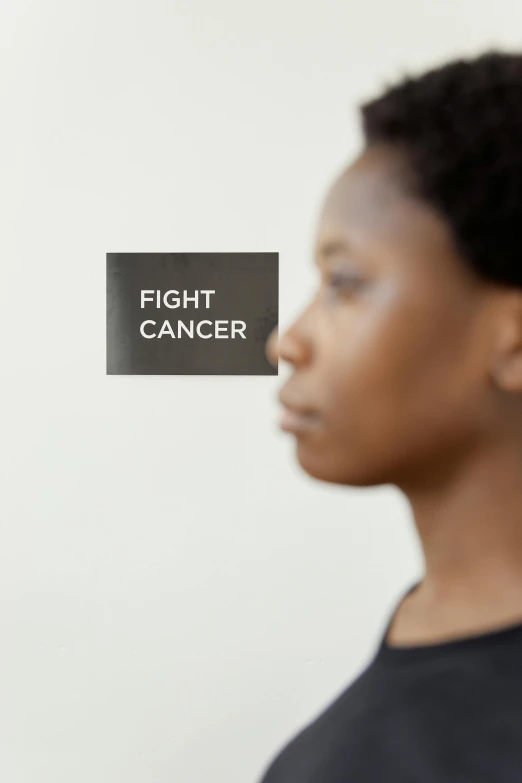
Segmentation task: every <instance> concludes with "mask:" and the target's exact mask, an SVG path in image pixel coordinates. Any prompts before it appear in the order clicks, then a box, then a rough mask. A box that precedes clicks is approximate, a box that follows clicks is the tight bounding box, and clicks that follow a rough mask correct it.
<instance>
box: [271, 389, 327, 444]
mask: <svg viewBox="0 0 522 783" xmlns="http://www.w3.org/2000/svg"><path fill="white" fill-rule="evenodd" d="M279 402H280V403H281V404H282V405H283V412H282V414H281V417H280V419H279V427H280V428H281V429H282V430H284V431H285V432H294V433H298V432H308V431H310V430H314V429H317V427H318V425H319V420H320V419H319V414H318V413H317V411H314V410H313V409H312V408H310V407H309V406H307V405H305V404H304V403H303V402H301V401H298V400H296V399H291V398H290V395H289V394H288V392H287V391H285V388H283V389H282V390H281V392H280V394H279Z"/></svg>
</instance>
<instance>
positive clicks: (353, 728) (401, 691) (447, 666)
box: [260, 623, 522, 783]
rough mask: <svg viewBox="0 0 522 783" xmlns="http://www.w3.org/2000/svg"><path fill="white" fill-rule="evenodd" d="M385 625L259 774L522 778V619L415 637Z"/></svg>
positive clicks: (430, 780)
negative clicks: (394, 640) (435, 638)
mask: <svg viewBox="0 0 522 783" xmlns="http://www.w3.org/2000/svg"><path fill="white" fill-rule="evenodd" d="M389 627H390V626H388V628H389ZM388 628H387V629H386V633H385V634H384V636H383V638H382V641H381V643H380V645H379V647H378V650H377V652H376V654H375V656H374V658H373V660H372V661H371V663H370V665H369V666H368V667H367V668H366V670H365V671H364V672H363V673H362V674H360V675H359V677H358V678H357V679H356V680H355V681H354V682H353V683H352V684H351V685H350V686H349V687H348V688H346V689H345V690H344V691H343V692H342V693H341V694H340V695H339V696H338V697H337V698H336V699H335V700H334V701H333V702H332V703H331V704H330V705H329V706H328V707H327V709H325V710H324V711H323V712H321V713H320V714H319V715H318V716H317V717H315V718H314V719H313V720H312V721H311V722H310V723H308V724H307V725H306V726H305V728H304V729H302V730H301V731H300V732H299V733H298V734H297V736H295V737H294V738H293V739H292V740H291V741H290V742H288V743H287V744H286V745H285V746H284V747H283V749H282V751H281V752H280V753H279V755H277V756H276V757H275V759H274V760H273V761H272V762H271V763H270V766H269V767H268V768H266V770H265V772H264V776H263V777H262V779H261V781H260V783H522V623H520V624H518V625H512V626H510V627H509V628H504V629H502V630H498V631H492V632H487V633H483V634H480V635H478V636H473V637H468V638H465V639H459V640H456V641H449V642H442V643H439V644H433V645H423V646H417V647H395V646H393V647H392V646H389V645H388V644H387V642H386V637H387V632H388Z"/></svg>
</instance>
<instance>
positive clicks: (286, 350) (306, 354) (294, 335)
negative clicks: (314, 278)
mask: <svg viewBox="0 0 522 783" xmlns="http://www.w3.org/2000/svg"><path fill="white" fill-rule="evenodd" d="M310 311H311V307H308V308H306V310H305V311H304V312H303V313H301V315H300V316H299V317H298V318H297V319H296V320H295V321H294V322H293V323H292V324H291V325H290V326H289V327H288V329H287V330H286V331H285V332H284V333H283V336H282V337H279V330H278V328H277V326H276V327H275V329H273V330H272V332H271V333H270V336H269V338H268V340H267V343H266V355H267V358H268V361H269V362H270V363H271V364H273V365H274V367H277V361H278V359H283V361H285V362H288V363H289V364H292V365H293V366H294V367H296V366H298V365H302V364H305V363H306V362H308V361H309V359H310V351H311V345H310V339H309V334H308V331H309V329H308V327H307V328H305V322H306V323H308V320H309V319H308V316H309V314H310Z"/></svg>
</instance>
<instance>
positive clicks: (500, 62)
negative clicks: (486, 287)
mask: <svg viewBox="0 0 522 783" xmlns="http://www.w3.org/2000/svg"><path fill="white" fill-rule="evenodd" d="M360 109H361V117H362V125H363V131H364V136H365V141H366V143H367V144H368V145H369V144H374V143H385V144H387V145H393V146H395V147H397V148H400V149H401V150H402V151H403V152H404V153H405V156H406V159H407V161H408V163H409V165H410V168H411V170H412V172H413V175H414V178H415V182H416V189H417V191H418V193H419V195H420V196H422V198H424V200H426V201H428V202H429V203H431V204H432V206H434V207H435V208H436V209H437V210H438V211H439V213H441V214H442V215H443V217H444V218H445V219H446V221H447V222H448V223H449V225H450V228H451V230H452V233H453V236H454V239H455V241H456V245H457V247H458V249H459V251H460V253H461V255H462V256H463V257H464V258H465V259H466V260H467V261H468V262H469V263H470V264H471V266H472V267H473V269H474V270H475V271H476V272H477V274H479V276H481V277H482V278H485V279H486V280H490V281H494V282H497V283H502V284H507V285H511V286H521V287H522V54H509V53H503V52H498V51H488V52H486V53H484V54H482V55H480V56H478V57H475V58H473V59H459V60H455V61H452V62H449V63H447V64H445V65H443V66H441V67H439V68H434V69H432V70H429V71H427V72H425V73H424V74H422V75H420V76H418V77H415V78H412V77H411V76H407V77H406V78H404V79H403V80H402V81H401V82H400V83H398V84H396V85H395V86H392V87H391V88H387V89H386V91H385V92H384V93H383V94H382V95H381V96H380V97H378V98H376V99H374V100H372V101H369V102H367V103H365V104H363V105H362V106H361V107H360Z"/></svg>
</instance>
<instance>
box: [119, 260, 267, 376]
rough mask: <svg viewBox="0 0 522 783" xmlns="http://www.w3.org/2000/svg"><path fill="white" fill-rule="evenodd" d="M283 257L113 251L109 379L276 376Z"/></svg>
mask: <svg viewBox="0 0 522 783" xmlns="http://www.w3.org/2000/svg"><path fill="white" fill-rule="evenodd" d="M278 305H279V254H278V253H107V374H108V375H277V369H276V368H275V367H273V366H272V365H271V364H270V363H269V362H268V360H267V358H266V354H265V344H266V341H267V339H268V336H269V334H270V332H271V331H272V329H273V328H274V327H275V326H277V323H278V314H279V312H278V311H279V307H278Z"/></svg>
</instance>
